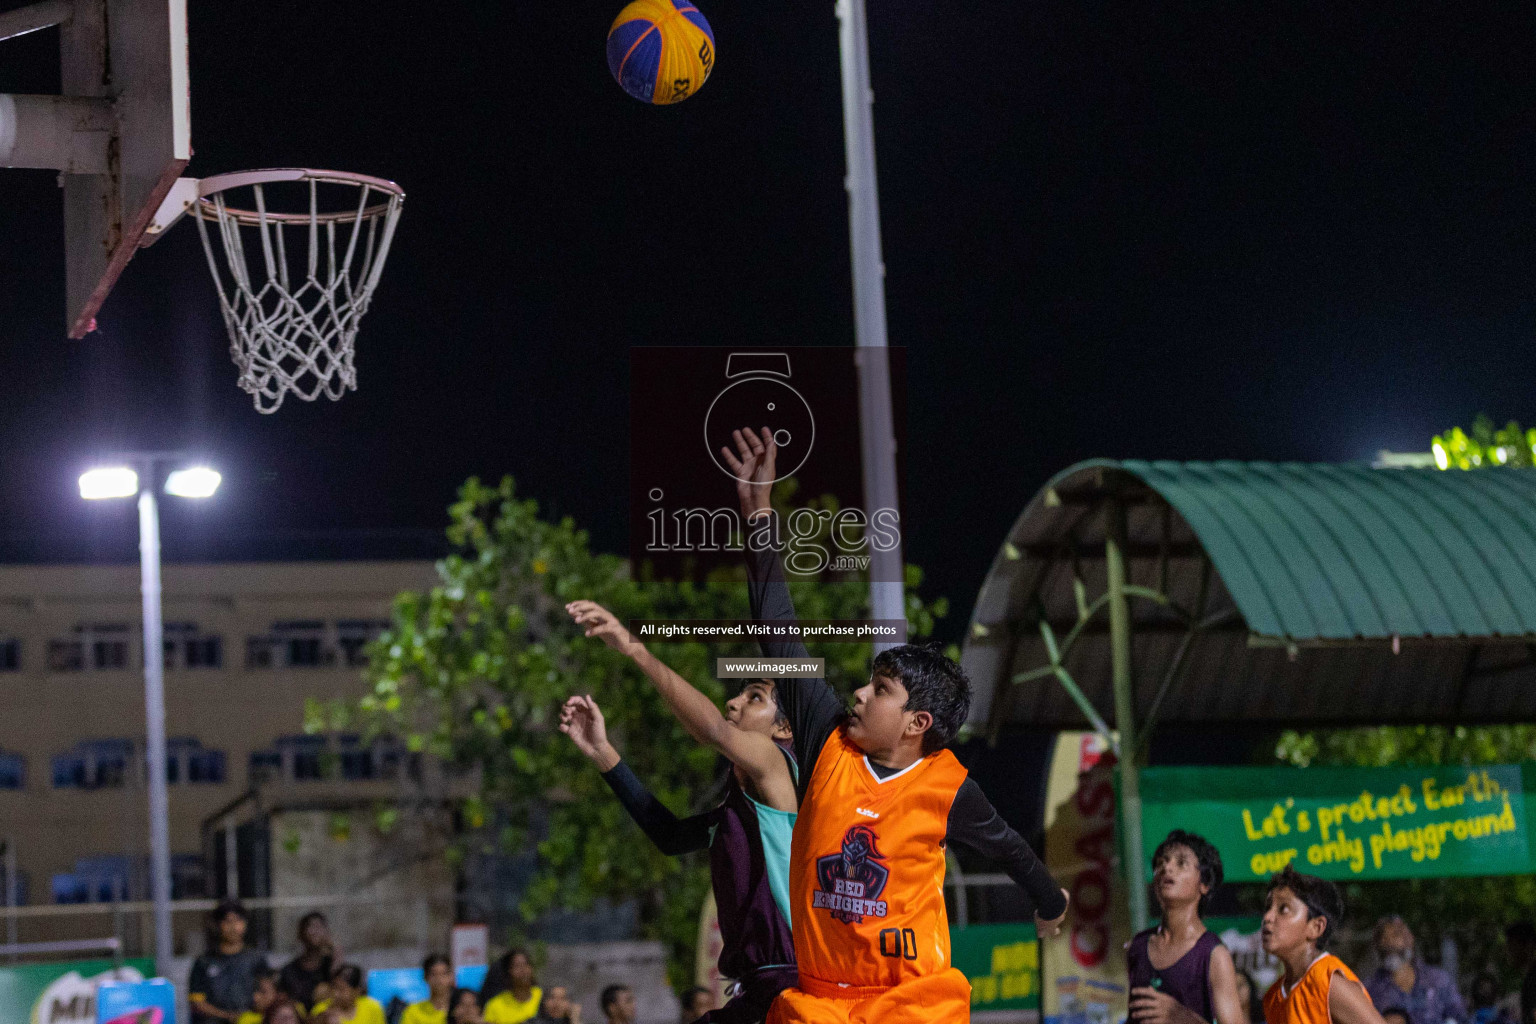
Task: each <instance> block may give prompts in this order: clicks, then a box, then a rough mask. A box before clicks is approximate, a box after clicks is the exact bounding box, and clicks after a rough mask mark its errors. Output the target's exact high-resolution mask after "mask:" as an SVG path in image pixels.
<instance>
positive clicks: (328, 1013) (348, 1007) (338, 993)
mask: <svg viewBox="0 0 1536 1024" xmlns="http://www.w3.org/2000/svg"><path fill="white" fill-rule="evenodd" d="M309 1019H310V1020H311V1021H312V1022H313V1024H385V1018H384V1007H383V1006H381V1005H380V1004H379V1001H378V1000H377V999H374V998H373V997H372V996H370V995H368V994H367V989H366V987H365V986H364V984H363V970H362V968H360V967H358V966H357V965H356V964H341V965H339V966H338V967H337V968H336V969H335V970H334V971H332V972H331V997H330V998H329V999H324V1000H321V1001H320V1002H318V1003H316V1004H315V1008H314V1009H313V1010H311V1011H310V1014H309Z"/></svg>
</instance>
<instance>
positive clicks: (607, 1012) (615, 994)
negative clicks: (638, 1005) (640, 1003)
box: [598, 985, 635, 1024]
mask: <svg viewBox="0 0 1536 1024" xmlns="http://www.w3.org/2000/svg"><path fill="white" fill-rule="evenodd" d="M598 1003H599V1005H601V1006H602V1008H603V1019H604V1020H606V1021H607V1022H608V1024H635V993H634V991H633V990H632V989H631V988H630V987H629V986H628V985H609V986H608V987H607V988H605V989H603V994H602V996H601V997H600V998H599V999H598Z"/></svg>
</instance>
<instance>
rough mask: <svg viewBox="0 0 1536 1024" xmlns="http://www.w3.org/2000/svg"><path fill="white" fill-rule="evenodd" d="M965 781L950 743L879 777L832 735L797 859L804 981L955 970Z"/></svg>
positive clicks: (859, 983) (819, 765)
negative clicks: (956, 846)
mask: <svg viewBox="0 0 1536 1024" xmlns="http://www.w3.org/2000/svg"><path fill="white" fill-rule="evenodd" d="M965 776H966V771H965V768H963V767H962V766H961V764H960V762H959V761H957V760H955V755H953V754H951V753H950V752H949V751H947V750H941V751H939V752H938V753H936V754H929V755H928V756H927V757H924V758H923V759H922V760H920V761H918V762H917V763H916V764H914V765H912V766H911V767H909V768H907V769H905V770H903V771H900V772H897V773H896V774H894V775H891V776H889V777H887V778H885V779H883V780H882V779H881V778H880V777H879V776H877V775H876V774H875V772H874V769H873V768H872V767H870V765H869V762H868V760H867V759H866V758H865V756H864V754H863V753H862V752H861V751H860V750H859V749H858V748H857V747H854V746H853V745H851V744H850V743H848V741H847V740H845V739H844V738H843V734H842V730H841V729H838V730H836V731H834V732H833V733H832V735H831V736H830V737H829V738H828V739H827V743H826V745H825V746H824V747H822V749H821V754H820V756H818V757H817V759H816V767H815V771H814V773H813V774H812V776H811V782H810V785H809V787H808V790H807V792H806V796H805V800H804V801H803V802H802V803H801V805H800V816H799V818H798V819H797V820H796V822H795V831H794V841H793V843H792V846H791V856H790V865H789V891H790V906H791V908H792V909H793V912H794V933H795V959H796V960H797V961H798V962H799V967H800V985H801V987H802V988H804V989H806V990H807V991H811V990H812V988H813V986H814V988H815V989H817V990H825V988H826V987H827V986H833V987H837V988H840V989H847V988H853V989H857V988H873V989H880V988H886V987H889V986H892V985H898V984H900V983H902V982H904V981H911V980H912V979H914V978H920V977H925V976H928V975H932V974H935V973H937V972H939V971H944V970H948V969H949V968H950V967H951V966H952V965H951V964H950V957H949V918H948V915H947V914H946V913H945V910H944V837H945V834H946V832H947V831H948V828H949V808H950V804H952V803H953V802H954V799H955V791H956V790H958V789H959V788H960V784H961V783H962V782H964V781H965ZM817 982H821V983H822V984H821V985H817V984H816V983H817ZM852 995H853V993H850V996H852Z"/></svg>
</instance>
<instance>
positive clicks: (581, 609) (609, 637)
mask: <svg viewBox="0 0 1536 1024" xmlns="http://www.w3.org/2000/svg"><path fill="white" fill-rule="evenodd" d="M565 610H566V613H567V614H569V615H570V617H571V618H572V619H573V620H575V622H576V625H578V626H581V627H582V628H583V629H584V630H585V632H586V635H587V636H595V637H597V638H598V639H600V640H602V642H603V643H605V644H607V645H608V646H609V647H612V648H613V649H614V650H616V651H624V653H626V654H632V653H634V645H636V644H639V643H640V641H638V640H636V639H635V637H634V634H632V633H630V631H629V630H627V629H625V628H624V624H623V623H622V622H620V621H619V617H618V616H617V615H615V614H613V612H611V611H609V610H608V609H607V608H604V607H603V606H602V605H600V604H598V603H597V602H596V601H572V602H571V603H570V604H568V605H566V606H565ZM625 648H629V649H628V650H625Z"/></svg>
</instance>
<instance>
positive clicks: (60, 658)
mask: <svg viewBox="0 0 1536 1024" xmlns="http://www.w3.org/2000/svg"><path fill="white" fill-rule="evenodd" d="M83 668H85V645H84V644H82V643H81V642H80V641H79V640H50V641H48V671H49V672H79V671H80V670H81V669H83Z"/></svg>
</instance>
